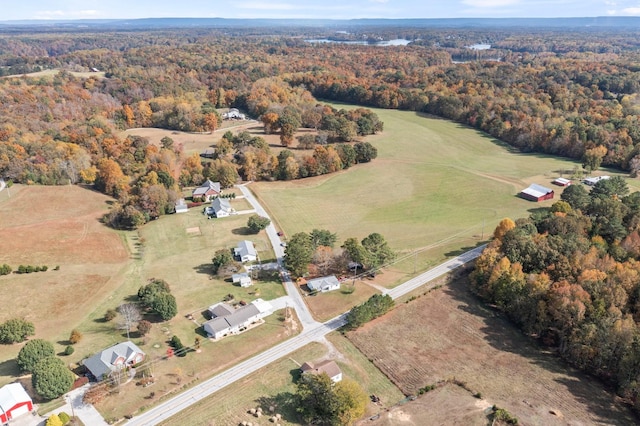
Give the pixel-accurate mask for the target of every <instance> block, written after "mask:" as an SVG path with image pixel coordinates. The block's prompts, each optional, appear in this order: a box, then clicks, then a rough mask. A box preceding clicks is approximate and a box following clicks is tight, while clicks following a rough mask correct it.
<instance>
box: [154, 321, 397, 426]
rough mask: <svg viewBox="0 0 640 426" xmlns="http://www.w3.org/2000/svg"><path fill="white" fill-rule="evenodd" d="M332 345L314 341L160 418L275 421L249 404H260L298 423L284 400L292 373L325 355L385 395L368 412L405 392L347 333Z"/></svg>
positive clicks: (171, 422)
mask: <svg viewBox="0 0 640 426" xmlns="http://www.w3.org/2000/svg"><path fill="white" fill-rule="evenodd" d="M327 338H328V341H329V347H327V346H325V345H322V344H320V343H312V344H310V345H307V346H305V347H303V348H301V349H299V350H298V351H296V352H294V353H293V354H291V355H290V356H289V357H286V358H282V359H280V360H278V361H276V362H275V363H273V364H270V365H269V366H267V367H265V368H263V369H261V370H260V371H258V372H256V373H254V374H252V375H250V376H248V377H246V378H245V379H244V380H243V381H241V382H237V383H235V384H233V385H231V386H229V387H227V388H225V389H224V390H223V391H221V392H217V393H215V394H213V395H212V396H211V397H209V398H206V399H205V400H203V401H200V402H198V403H197V404H195V405H193V406H191V407H189V409H188V410H185V411H183V412H181V413H179V414H178V415H177V416H174V417H172V418H171V419H169V420H167V421H166V422H164V423H162V424H163V425H165V426H170V425H171V426H172V425H187V424H188V425H193V426H197V425H202V426H205V425H235V424H239V423H240V422H242V421H250V422H252V423H253V424H254V425H256V426H257V425H269V424H273V423H271V422H270V421H269V419H268V416H263V417H262V418H260V419H257V418H255V417H253V416H251V415H250V414H248V412H247V411H248V410H249V409H250V408H256V407H259V406H260V407H262V409H263V410H264V412H266V413H268V408H269V406H275V407H277V408H278V409H277V410H276V412H278V413H280V414H282V416H283V421H281V422H280V423H281V424H283V425H290V424H299V423H298V422H297V421H296V417H295V412H294V411H293V410H292V409H291V407H290V405H288V404H285V403H284V401H285V400H286V399H287V397H288V396H290V395H291V394H292V393H294V392H295V383H294V379H295V378H296V377H297V376H298V374H299V373H298V368H299V367H300V365H301V364H302V363H304V362H306V361H319V360H322V359H326V358H327V357H330V358H333V359H334V360H336V362H337V363H338V365H339V366H340V369H341V370H342V372H343V376H344V377H345V378H349V379H352V380H356V381H357V382H358V383H360V385H361V386H362V387H363V388H364V389H365V391H366V392H367V394H375V395H377V396H378V397H380V399H381V405H376V404H373V403H371V404H370V405H369V407H368V410H367V415H371V414H373V413H377V412H379V411H382V410H383V409H384V408H385V407H388V406H390V405H393V404H395V403H396V402H397V401H398V400H400V399H402V398H403V395H402V394H401V393H400V391H399V390H398V389H397V388H396V387H395V386H394V385H393V384H392V383H391V382H390V381H389V380H388V379H387V378H386V377H385V376H384V375H383V374H381V373H380V371H379V370H378V369H377V368H376V367H375V366H374V365H373V364H372V363H371V362H369V361H368V360H367V359H366V358H365V357H364V356H362V354H361V353H360V352H359V351H358V350H357V349H356V348H355V347H354V346H353V345H352V344H351V343H350V342H349V341H348V340H347V339H345V338H344V337H343V336H341V335H339V334H331V335H329V336H327Z"/></svg>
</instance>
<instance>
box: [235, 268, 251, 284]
mask: <svg viewBox="0 0 640 426" xmlns="http://www.w3.org/2000/svg"><path fill="white" fill-rule="evenodd" d="M231 280H232V281H233V283H234V284H238V285H239V286H240V287H249V286H251V277H250V276H249V274H248V273H246V272H241V273H239V274H233V275H231Z"/></svg>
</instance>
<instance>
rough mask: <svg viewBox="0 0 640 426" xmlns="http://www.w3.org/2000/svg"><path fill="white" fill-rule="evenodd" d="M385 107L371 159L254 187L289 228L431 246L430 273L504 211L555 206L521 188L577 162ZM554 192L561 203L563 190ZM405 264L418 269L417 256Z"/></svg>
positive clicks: (424, 262) (486, 231) (402, 246)
mask: <svg viewBox="0 0 640 426" xmlns="http://www.w3.org/2000/svg"><path fill="white" fill-rule="evenodd" d="M337 107H338V108H348V106H345V105H337ZM375 112H376V113H377V114H378V115H379V117H380V119H381V120H382V121H383V122H384V125H385V130H384V132H382V133H381V134H379V135H375V136H370V137H368V138H366V140H367V141H369V142H371V143H372V144H373V145H374V146H375V147H376V148H377V149H378V158H377V159H376V160H374V161H372V162H371V163H367V164H360V165H357V166H355V167H353V168H351V169H349V170H344V171H342V172H339V173H335V174H332V175H325V176H319V177H314V178H309V179H302V180H296V181H289V182H256V183H252V184H251V189H252V190H253V191H254V192H255V193H256V194H257V195H258V196H259V198H260V200H261V201H262V202H263V203H264V205H265V206H266V207H267V208H268V209H269V211H270V212H271V213H272V215H273V216H274V217H275V218H276V220H277V222H278V224H279V225H280V226H281V227H282V229H283V230H284V231H285V233H286V234H288V235H292V234H294V233H296V232H301V231H304V232H309V231H311V230H312V229H313V228H325V229H329V230H331V231H332V232H336V233H337V234H338V238H339V242H342V241H344V240H345V239H347V238H349V237H358V238H363V237H365V236H366V235H368V234H370V233H371V232H379V233H381V234H382V235H384V236H385V238H386V239H387V240H388V241H389V242H390V244H391V246H392V247H393V248H394V249H396V250H399V251H400V250H402V251H404V252H405V253H406V252H408V251H411V250H417V249H428V248H431V249H432V254H431V256H429V257H428V258H427V257H423V258H422V259H418V260H419V262H420V263H419V264H418V265H417V266H418V267H417V269H418V270H421V269H425V268H426V267H427V266H429V263H430V262H436V261H438V260H441V259H442V258H443V257H444V253H447V252H449V251H452V250H457V249H460V248H462V247H468V246H473V245H475V244H476V243H477V242H479V241H480V240H481V239H482V237H483V236H484V238H486V237H487V236H489V235H490V234H491V232H492V231H493V229H494V227H495V226H496V225H497V223H498V222H499V221H500V220H501V219H503V218H504V217H507V216H509V217H514V218H517V217H522V216H526V215H528V214H529V210H531V209H535V208H538V207H542V206H550V205H551V204H552V203H553V201H546V202H542V203H532V202H529V201H525V200H523V199H520V198H518V197H517V196H516V195H517V194H518V192H519V191H520V190H522V189H524V188H525V187H527V186H528V185H529V184H530V183H534V182H535V183H538V184H542V185H545V186H549V187H551V181H552V180H553V179H554V178H555V177H557V176H558V171H559V170H564V171H566V170H572V169H573V168H574V167H575V166H576V164H577V163H574V162H571V161H568V160H566V159H561V158H554V157H550V156H544V155H538V154H521V153H518V152H515V151H514V150H513V149H511V148H510V147H508V146H507V145H506V144H504V143H501V142H499V141H497V140H496V139H493V138H491V137H489V136H487V135H486V134H483V133H481V132H478V131H476V130H473V129H471V128H468V127H465V126H461V125H459V124H456V123H453V122H450V121H446V120H441V119H436V118H431V117H426V116H424V115H420V114H416V113H414V112H406V111H394V110H379V109H376V110H375ZM565 176H566V172H565ZM554 189H555V190H556V194H557V195H556V198H555V199H556V200H557V199H558V196H559V193H560V192H561V188H559V187H554ZM434 247H437V248H438V249H437V250H433V248H434ZM401 267H402V269H403V271H404V272H405V273H408V272H412V271H413V269H414V267H415V259H411V261H408V262H407V264H406V265H404V266H401Z"/></svg>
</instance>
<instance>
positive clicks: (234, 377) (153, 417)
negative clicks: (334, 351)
mask: <svg viewBox="0 0 640 426" xmlns="http://www.w3.org/2000/svg"><path fill="white" fill-rule="evenodd" d="M482 248H483V247H477V248H475V249H473V250H470V251H468V252H466V253H464V254H462V255H460V256H458V257H455V258H453V259H450V260H448V261H446V262H444V263H442V264H441V265H439V266H437V267H435V268H433V269H431V270H429V271H427V272H425V273H423V274H421V275H419V276H417V277H415V278H413V279H411V280H409V281H407V282H406V283H404V284H401V285H399V286H398V287H396V288H394V289H392V290H389V291H388V292H387V294H389V295H390V296H391V297H392V298H393V299H397V298H399V297H401V296H404V295H405V294H407V293H409V292H411V291H413V290H415V289H416V288H418V287H420V286H422V285H424V284H426V283H427V282H429V281H432V280H434V279H435V278H438V277H440V276H442V275H444V274H446V273H448V272H450V271H452V270H454V269H455V268H457V267H458V266H461V265H463V264H464V263H466V262H469V261H471V260H473V259H475V258H477V257H478V256H479V255H480V253H481V251H482ZM296 292H297V290H296ZM290 295H291V294H290ZM302 303H304V301H302ZM305 307H306V305H305ZM344 317H345V314H342V315H340V316H338V317H336V318H334V319H332V320H329V321H327V322H325V323H323V324H320V323H318V322H316V321H313V322H314V323H315V325H311V326H307V327H306V328H305V329H304V331H303V332H302V333H301V334H299V335H298V336H296V337H293V338H291V339H289V340H287V341H285V342H282V343H280V344H279V345H276V346H274V347H272V348H271V349H268V350H266V351H264V352H262V353H260V354H258V355H256V356H254V357H252V358H250V359H248V360H246V361H243V362H241V363H240V364H238V365H236V366H234V367H232V368H230V369H229V370H227V371H225V372H223V373H220V374H218V375H217V376H214V377H212V378H211V379H209V380H206V381H204V382H202V383H200V384H199V385H196V386H194V387H193V388H191V389H189V390H187V391H185V392H183V393H182V394H180V395H177V396H175V397H173V398H171V399H169V400H167V401H165V402H163V403H162V404H160V405H157V406H155V407H154V408H152V409H150V410H149V411H147V412H145V413H142V414H141V415H139V416H136V417H134V418H133V419H131V420H130V421H129V422H128V423H127V425H141V426H142V425H145V426H149V425H155V424H158V423H160V422H162V421H164V420H167V419H169V418H170V417H171V416H173V415H175V414H177V413H178V412H180V411H182V410H184V409H187V408H188V407H189V406H191V405H192V404H195V403H196V402H198V401H200V400H202V399H204V398H206V397H208V396H210V395H212V394H213V393H215V392H217V391H219V390H220V389H222V388H224V387H225V386H228V385H230V384H232V383H233V382H235V381H238V380H240V379H242V378H244V377H246V376H248V375H249V374H251V373H253V372H255V371H257V370H259V369H260V368H262V367H264V366H266V365H268V364H270V363H272V362H274V361H276V360H278V359H280V358H282V357H283V356H286V355H288V354H290V353H292V352H294V351H296V350H297V349H299V348H301V347H303V346H305V345H307V344H309V343H311V342H313V341H317V340H319V339H321V338H322V337H324V336H325V335H326V334H328V333H330V332H332V331H334V330H337V329H338V328H340V327H342V326H343V325H344V323H345V319H344Z"/></svg>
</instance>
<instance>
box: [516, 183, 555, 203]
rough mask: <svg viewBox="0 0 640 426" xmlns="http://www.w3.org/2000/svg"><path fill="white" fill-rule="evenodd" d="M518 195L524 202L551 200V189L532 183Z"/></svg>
mask: <svg viewBox="0 0 640 426" xmlns="http://www.w3.org/2000/svg"><path fill="white" fill-rule="evenodd" d="M519 195H520V197H522V198H524V199H525V200H530V201H544V200H551V199H552V198H553V189H549V188H545V187H544V186H542V185H536V184H535V183H532V184H531V185H529V187H528V188H527V189H523V190H522V192H520V194H519Z"/></svg>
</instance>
